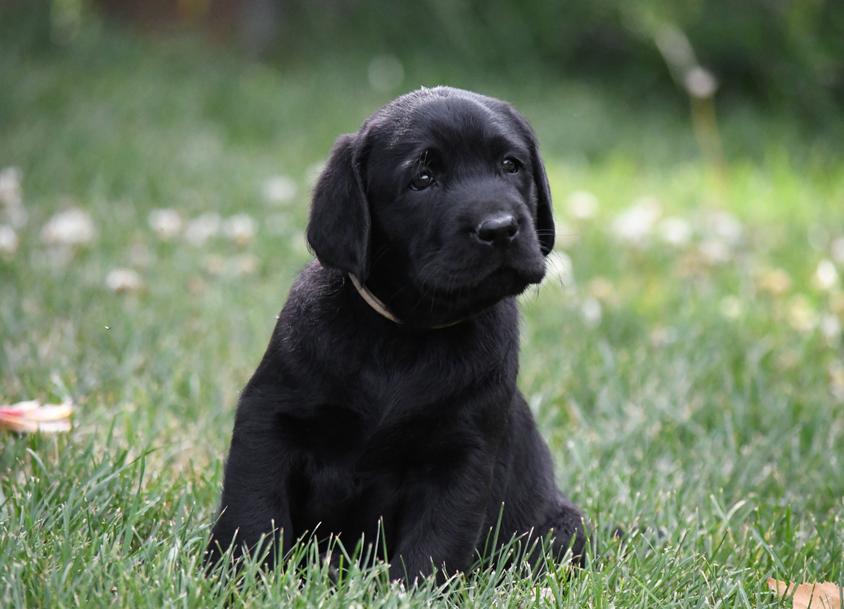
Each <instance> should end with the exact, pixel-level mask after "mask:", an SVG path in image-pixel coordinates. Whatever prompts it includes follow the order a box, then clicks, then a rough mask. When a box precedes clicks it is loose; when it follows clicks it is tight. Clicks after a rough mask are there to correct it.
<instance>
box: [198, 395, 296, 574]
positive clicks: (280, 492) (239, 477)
mask: <svg viewBox="0 0 844 609" xmlns="http://www.w3.org/2000/svg"><path fill="white" fill-rule="evenodd" d="M261 406H262V405H260V404H257V405H256V404H249V403H247V402H241V404H240V405H239V407H238V412H237V417H236V419H235V425H234V432H233V434H232V443H231V448H230V450H229V456H228V460H227V462H226V468H225V477H224V482H223V497H222V500H221V502H220V517H219V518H218V520H217V523H216V525H215V526H214V529H213V531H212V533H211V541H210V543H209V545H208V553H207V557H206V561H207V563H208V564H209V565H213V564H215V563H216V562H217V561H218V560H219V558H220V555H221V553H222V552H224V551H225V550H226V549H227V548H228V547H229V546H230V545H232V543H234V544H235V547H234V551H233V554H234V555H235V556H240V555H241V554H243V553H244V552H249V551H251V550H252V549H254V548H255V546H256V545H257V544H258V542H259V541H260V540H261V537H262V536H264V535H266V536H267V539H266V542H268V543H271V544H272V547H271V549H270V552H269V554H268V556H267V559H266V562H267V564H268V565H272V564H273V562H274V558H275V556H276V555H280V554H281V553H283V552H284V551H286V550H287V549H289V548H290V546H291V545H292V542H293V539H292V537H293V531H292V526H291V521H290V507H289V479H290V465H291V464H290V458H289V455H288V453H287V451H285V449H284V446H283V443H282V442H281V440H280V438H279V436H278V433H277V431H276V430H275V429H274V426H273V424H272V421H271V420H270V416H269V415H270V413H269V412H267V411H268V410H269V409H267V408H261ZM280 535H281V537H282V540H283V545H282V546H279V545H278V539H279V536H280Z"/></svg>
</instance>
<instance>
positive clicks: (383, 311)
mask: <svg viewBox="0 0 844 609" xmlns="http://www.w3.org/2000/svg"><path fill="white" fill-rule="evenodd" d="M349 279H350V280H351V282H352V285H353V286H355V289H356V290H357V292H358V294H359V295H360V297H361V298H362V299H363V301H364V302H365V303H366V304H368V305H369V307H370V308H371V309H372V310H373V311H375V312H376V313H378V315H380V316H381V317H383V318H385V319H389V320H390V321H391V322H393V323H394V324H398V325H404V322H403V321H402V320H401V319H399V318H398V317H397V316H396V315H395V314H394V313H393V312H392V311H390V309H389V307H387V305H386V304H384V302H383V301H382V300H381V299H380V298H378V297H377V296H376V295H375V294H373V293H372V292H371V291H370V290H369V288H367V287H366V285H365V284H364V283H363V282H362V281H361V280H360V279H358V277H357V276H356V275H354V274H352V273H349ZM463 321H464V320H463V319H458V320H457V321H453V322H451V323H447V324H440V325H436V326H431V328H430V329H431V330H439V329H441V328H450V327H451V326H456V325H457V324H459V323H462V322H463Z"/></svg>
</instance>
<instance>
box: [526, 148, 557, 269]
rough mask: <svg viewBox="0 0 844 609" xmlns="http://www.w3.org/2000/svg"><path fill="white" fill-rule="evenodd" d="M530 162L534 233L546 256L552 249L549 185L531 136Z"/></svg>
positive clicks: (552, 232)
mask: <svg viewBox="0 0 844 609" xmlns="http://www.w3.org/2000/svg"><path fill="white" fill-rule="evenodd" d="M530 164H531V165H532V166H533V182H534V184H536V235H537V237H539V248H540V249H541V250H542V255H543V256H547V255H548V254H550V253H551V250H553V249H554V237H555V234H556V233H555V231H554V212H553V211H552V210H551V187H550V186H549V185H548V176H547V175H546V174H545V164H544V163H543V162H542V158H541V157H540V156H539V145H538V144H537V143H536V137H533V138H532V142H531V147H530Z"/></svg>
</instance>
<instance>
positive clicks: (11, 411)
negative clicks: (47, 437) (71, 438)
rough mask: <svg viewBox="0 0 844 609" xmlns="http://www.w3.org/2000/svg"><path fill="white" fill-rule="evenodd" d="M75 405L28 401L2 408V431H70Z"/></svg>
mask: <svg viewBox="0 0 844 609" xmlns="http://www.w3.org/2000/svg"><path fill="white" fill-rule="evenodd" d="M72 414H73V404H72V403H71V402H63V403H61V404H41V403H40V402H39V401H38V400H27V401H24V402H18V403H17V404H11V405H7V406H0V429H8V430H9V431H16V432H19V433H32V432H36V431H40V432H43V433H56V432H61V431H70V416H71V415H72Z"/></svg>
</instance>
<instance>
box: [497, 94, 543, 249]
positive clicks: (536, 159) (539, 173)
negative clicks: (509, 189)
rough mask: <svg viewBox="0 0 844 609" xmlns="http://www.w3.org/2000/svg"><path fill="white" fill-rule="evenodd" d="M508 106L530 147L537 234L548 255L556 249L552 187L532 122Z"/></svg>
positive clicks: (541, 246)
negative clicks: (540, 154)
mask: <svg viewBox="0 0 844 609" xmlns="http://www.w3.org/2000/svg"><path fill="white" fill-rule="evenodd" d="M506 108H507V111H508V113H509V114H510V116H511V117H512V118H513V120H514V121H515V122H516V124H517V125H518V127H519V130H520V131H521V132H522V135H523V136H524V138H525V139H526V140H527V143H528V146H529V147H530V165H531V167H532V168H533V183H534V184H535V186H536V236H537V237H538V238H539V248H540V249H541V250H542V255H543V256H547V255H548V254H549V253H551V250H553V249H554V212H553V211H552V210H551V187H550V186H549V185H548V176H547V175H546V174H545V164H544V163H543V162H542V157H540V156H539V144H538V143H537V141H536V134H535V133H534V132H533V129H532V128H531V126H530V124H529V123H528V122H527V120H526V119H525V117H523V116H522V115H521V114H519V112H518V111H516V110H515V109H514V108H513V107H512V106H510V105H509V104H506Z"/></svg>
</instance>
